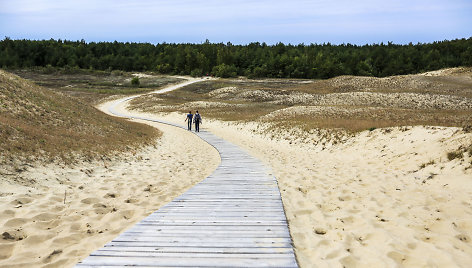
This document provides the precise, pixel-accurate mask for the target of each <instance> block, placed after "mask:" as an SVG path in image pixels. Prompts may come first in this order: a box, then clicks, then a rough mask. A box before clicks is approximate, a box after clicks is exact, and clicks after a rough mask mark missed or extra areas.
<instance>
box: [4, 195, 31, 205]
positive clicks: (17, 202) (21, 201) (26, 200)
mask: <svg viewBox="0 0 472 268" xmlns="http://www.w3.org/2000/svg"><path fill="white" fill-rule="evenodd" d="M31 202H33V199H31V198H29V197H19V198H16V199H15V200H13V201H11V202H10V204H12V205H14V206H17V205H25V204H29V203H31Z"/></svg>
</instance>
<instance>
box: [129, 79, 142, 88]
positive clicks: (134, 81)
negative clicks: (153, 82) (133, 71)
mask: <svg viewBox="0 0 472 268" xmlns="http://www.w3.org/2000/svg"><path fill="white" fill-rule="evenodd" d="M140 84H141V82H140V81H139V77H133V79H131V85H132V86H134V87H139V85H140Z"/></svg>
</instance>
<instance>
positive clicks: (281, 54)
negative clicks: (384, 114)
mask: <svg viewBox="0 0 472 268" xmlns="http://www.w3.org/2000/svg"><path fill="white" fill-rule="evenodd" d="M38 66H39V67H60V68H65V69H78V68H80V69H92V70H108V71H111V70H122V71H152V72H159V73H162V74H179V75H193V76H200V75H206V74H211V75H215V76H218V77H233V76H247V77H251V78H258V77H260V78H263V77H268V78H330V77H335V76H339V75H362V76H376V77H385V76H390V75H401V74H413V73H419V72H425V71H431V70H437V69H441V68H449V67H458V66H472V38H469V39H457V40H451V41H441V42H434V43H425V44H423V43H418V44H411V43H410V44H408V45H398V44H393V43H391V42H389V43H387V44H384V43H381V44H372V45H363V46H358V45H351V44H342V45H332V44H330V43H327V44H310V45H305V44H299V45H290V44H288V45H285V44H283V43H277V44H275V45H267V44H265V43H258V42H257V43H250V44H248V45H233V44H231V43H226V44H224V43H216V44H215V43H210V42H209V41H206V42H205V43H202V44H167V43H162V44H150V43H128V42H127V43H121V42H116V41H115V42H90V43H87V42H85V40H81V41H67V40H65V41H63V40H53V39H51V40H41V41H35V40H11V39H10V38H8V37H6V38H5V39H3V40H1V41H0V67H2V68H10V69H17V68H30V67H38Z"/></svg>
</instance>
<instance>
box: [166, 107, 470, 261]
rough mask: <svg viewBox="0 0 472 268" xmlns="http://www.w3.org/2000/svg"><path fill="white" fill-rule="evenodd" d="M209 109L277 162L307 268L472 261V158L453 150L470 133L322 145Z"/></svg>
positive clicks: (379, 136)
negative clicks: (454, 153)
mask: <svg viewBox="0 0 472 268" xmlns="http://www.w3.org/2000/svg"><path fill="white" fill-rule="evenodd" d="M202 115H203V124H202V127H201V128H202V129H207V130H210V131H212V132H213V133H215V134H217V135H218V136H220V137H223V138H225V139H227V140H229V141H231V142H233V143H235V144H238V145H240V146H241V147H243V148H245V149H246V150H248V151H249V152H250V153H251V154H253V155H254V156H256V157H259V158H260V159H262V160H263V161H264V162H266V163H267V164H268V165H269V166H270V167H271V168H272V169H273V170H274V172H275V175H276V177H277V179H278V181H279V186H280V189H281V193H282V198H283V202H284V206H285V209H286V214H287V217H288V221H289V226H290V231H291V235H292V237H293V240H294V245H295V250H296V254H297V259H298V261H299V263H300V266H301V267H343V266H344V267H470V264H471V263H472V241H471V239H472V201H471V200H472V157H471V156H470V155H469V153H465V154H464V157H463V158H462V159H455V160H452V161H450V160H448V158H447V153H448V152H450V151H455V150H457V149H458V148H459V147H460V146H461V145H462V146H470V145H471V144H472V134H471V133H464V132H463V131H462V129H459V128H446V127H421V126H416V127H396V128H390V129H377V130H374V131H371V132H369V131H364V132H362V133H360V134H357V135H355V136H354V137H351V138H346V140H345V141H344V142H342V143H338V144H331V143H329V142H328V141H327V142H319V143H317V145H315V144H313V143H312V142H310V143H308V142H306V141H312V140H313V139H315V140H316V139H321V138H320V137H310V138H309V139H300V138H299V136H298V135H294V133H296V131H294V132H286V133H278V135H276V136H277V137H278V138H275V139H273V138H272V137H273V135H272V134H270V133H269V134H267V135H262V134H260V131H259V129H260V127H261V125H260V124H257V123H247V124H235V123H225V122H221V121H212V120H205V114H204V111H202ZM159 117H161V118H164V119H165V120H168V121H173V122H177V123H182V122H183V118H184V114H178V113H172V114H169V115H165V114H162V115H159ZM258 133H259V134H258ZM323 143H324V145H323Z"/></svg>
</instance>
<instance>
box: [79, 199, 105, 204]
mask: <svg viewBox="0 0 472 268" xmlns="http://www.w3.org/2000/svg"><path fill="white" fill-rule="evenodd" d="M99 201H100V199H98V198H96V197H89V198H85V199H82V200H80V202H82V203H84V204H87V205H90V204H95V203H98V202H99Z"/></svg>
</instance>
